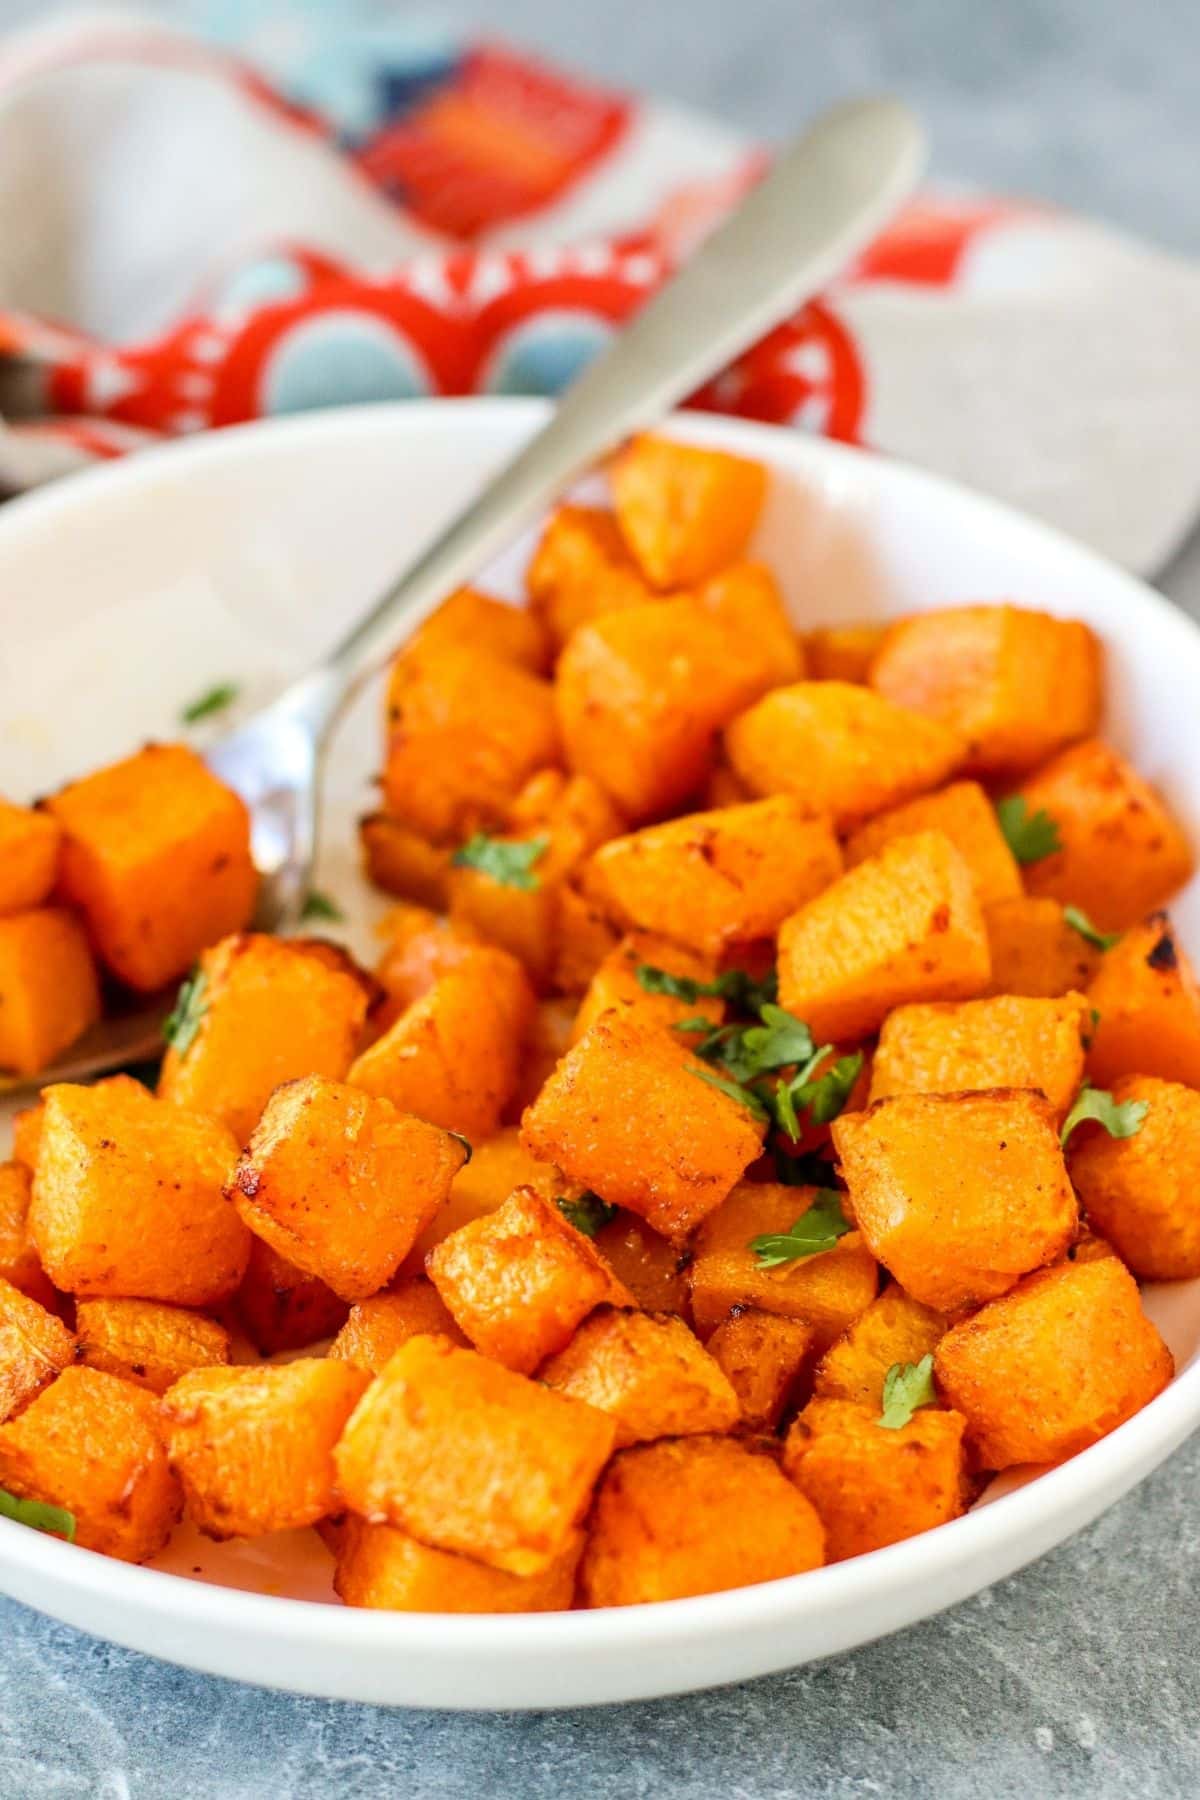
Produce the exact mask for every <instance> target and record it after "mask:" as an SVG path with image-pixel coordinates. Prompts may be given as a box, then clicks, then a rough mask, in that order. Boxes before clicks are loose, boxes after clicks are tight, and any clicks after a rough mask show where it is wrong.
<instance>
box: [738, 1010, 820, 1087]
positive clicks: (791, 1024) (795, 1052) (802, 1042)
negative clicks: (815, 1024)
mask: <svg viewBox="0 0 1200 1800" xmlns="http://www.w3.org/2000/svg"><path fill="white" fill-rule="evenodd" d="M759 1017H760V1018H761V1020H762V1023H761V1024H760V1025H746V1026H744V1027H743V1028H742V1029H741V1030H740V1031H739V1032H737V1034H736V1035H735V1036H732V1037H731V1038H730V1040H729V1042H728V1044H726V1045H725V1047H724V1048H723V1049H722V1051H721V1061H722V1062H723V1063H724V1064H725V1066H726V1068H727V1069H728V1070H729V1072H730V1074H731V1075H735V1076H736V1077H737V1079H738V1080H739V1081H752V1080H753V1079H754V1077H755V1076H756V1075H765V1074H766V1073H767V1072H768V1071H769V1070H771V1069H783V1068H786V1067H787V1066H788V1065H789V1064H791V1063H807V1062H808V1061H809V1060H810V1058H811V1056H812V1053H813V1040H812V1032H811V1031H810V1030H809V1029H808V1026H807V1025H806V1024H805V1023H804V1021H803V1019H798V1018H796V1016H795V1014H794V1013H789V1012H784V1010H783V1008H782V1006H774V1005H772V1004H771V1002H770V1001H767V1002H766V1004H765V1005H763V1006H762V1007H761V1008H760V1009H759Z"/></svg>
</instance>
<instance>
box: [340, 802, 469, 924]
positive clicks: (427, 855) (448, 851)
mask: <svg viewBox="0 0 1200 1800" xmlns="http://www.w3.org/2000/svg"><path fill="white" fill-rule="evenodd" d="M358 842H359V848H360V850H361V852H362V861H363V871H364V873H365V875H366V877H367V880H368V881H370V882H372V883H373V884H374V885H375V886H376V887H377V888H382V889H383V891H384V893H385V894H395V895H396V896H397V897H398V898H399V899H401V900H411V901H413V903H414V904H415V905H417V906H432V907H436V908H439V909H440V908H441V907H444V906H447V905H448V904H449V901H450V858H451V857H452V856H453V854H454V851H453V847H452V846H451V845H449V844H432V843H430V841H429V839H428V838H426V837H422V836H421V833H420V832H419V831H414V830H413V829H412V828H411V826H408V825H404V824H402V823H401V821H400V820H399V819H394V818H393V817H392V815H391V814H390V813H385V812H373V813H367V814H366V815H365V817H363V818H361V819H360V820H359V822H358Z"/></svg>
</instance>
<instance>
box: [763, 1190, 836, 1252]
mask: <svg viewBox="0 0 1200 1800" xmlns="http://www.w3.org/2000/svg"><path fill="white" fill-rule="evenodd" d="M850 1229H851V1227H850V1226H849V1225H848V1224H847V1222H846V1219H845V1216H844V1214H843V1212H842V1196H841V1195H840V1194H839V1193H838V1191H837V1189H836V1188H820V1189H818V1192H817V1196H816V1198H815V1200H814V1201H813V1203H812V1205H811V1206H810V1207H809V1209H808V1211H807V1212H805V1213H801V1215H800V1217H799V1218H798V1219H797V1220H796V1223H795V1224H794V1225H793V1226H792V1228H791V1230H790V1231H784V1232H778V1233H776V1232H767V1233H766V1234H764V1236H762V1237H755V1238H751V1239H750V1242H749V1243H748V1244H747V1246H746V1248H747V1249H748V1250H753V1252H754V1254H755V1256H757V1258H758V1260H759V1262H760V1263H761V1264H762V1266H763V1268H764V1269H777V1268H780V1267H781V1266H782V1265H783V1264H784V1263H790V1262H799V1261H800V1259H801V1258H802V1257H805V1256H819V1255H820V1254H821V1252H822V1251H823V1250H832V1249H833V1247H834V1245H835V1244H836V1243H837V1241H838V1239H839V1238H840V1237H845V1235H846V1233H847V1232H848V1231H849V1230H850Z"/></svg>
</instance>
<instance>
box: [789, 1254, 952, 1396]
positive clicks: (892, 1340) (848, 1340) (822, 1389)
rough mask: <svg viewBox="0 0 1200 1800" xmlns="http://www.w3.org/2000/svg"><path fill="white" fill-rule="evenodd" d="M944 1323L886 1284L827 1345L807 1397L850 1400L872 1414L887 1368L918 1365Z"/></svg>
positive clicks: (938, 1337)
mask: <svg viewBox="0 0 1200 1800" xmlns="http://www.w3.org/2000/svg"><path fill="white" fill-rule="evenodd" d="M946 1325H947V1320H946V1318H945V1317H944V1315H943V1314H942V1313H939V1312H934V1310H933V1308H932V1307H929V1306H922V1304H921V1302H920V1301H919V1300H914V1299H913V1297H912V1295H911V1294H906V1293H905V1291H904V1289H903V1288H902V1287H900V1286H898V1285H897V1283H896V1282H894V1281H893V1282H889V1283H888V1285H887V1287H885V1288H884V1290H883V1292H882V1294H880V1296H879V1298H878V1299H877V1300H872V1302H871V1304H870V1306H868V1307H867V1309H866V1311H865V1312H862V1313H860V1314H859V1316H858V1318H857V1319H855V1321H854V1323H853V1324H852V1325H851V1326H850V1327H849V1329H848V1330H847V1331H845V1332H844V1333H843V1334H842V1336H841V1337H840V1338H838V1340H837V1342H836V1343H834V1344H831V1345H830V1346H829V1349H828V1350H827V1351H826V1352H825V1354H824V1356H823V1357H822V1358H821V1360H820V1362H819V1363H818V1364H817V1369H816V1375H815V1376H814V1379H813V1393H814V1394H815V1395H816V1396H817V1398H818V1399H821V1400H852V1401H853V1402H854V1403H855V1405H856V1406H866V1407H869V1408H871V1410H872V1411H874V1412H878V1411H879V1410H880V1408H881V1406H882V1405H883V1382H884V1377H885V1376H886V1375H887V1372H888V1370H889V1369H890V1368H892V1367H893V1366H894V1365H895V1364H896V1363H919V1362H920V1361H921V1359H922V1357H924V1356H928V1354H929V1352H930V1351H931V1350H934V1349H936V1348H937V1345H938V1343H939V1341H940V1340H941V1338H942V1336H943V1334H944V1333H945V1330H946Z"/></svg>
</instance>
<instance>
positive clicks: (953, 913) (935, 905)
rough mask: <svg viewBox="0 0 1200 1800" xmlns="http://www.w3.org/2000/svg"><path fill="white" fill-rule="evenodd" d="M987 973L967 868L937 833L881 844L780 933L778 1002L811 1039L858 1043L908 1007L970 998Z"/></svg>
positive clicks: (980, 914) (979, 911) (787, 921)
mask: <svg viewBox="0 0 1200 1800" xmlns="http://www.w3.org/2000/svg"><path fill="white" fill-rule="evenodd" d="M990 974H991V959H990V956H989V953H988V943H987V930H986V927H985V925H984V922H983V912H982V909H981V908H980V905H979V900H978V897H977V895H976V892H975V883H974V881H973V879H972V876H971V871H970V869H969V868H968V867H967V864H966V863H965V862H964V860H963V858H962V857H961V856H960V855H959V853H958V851H957V850H956V849H955V848H954V845H953V844H952V843H951V842H950V839H949V838H948V837H946V836H945V834H944V833H943V832H940V831H923V832H918V833H917V834H916V835H915V836H913V837H904V838H895V839H894V840H893V841H892V842H891V843H890V844H885V845H884V846H883V849H882V850H880V851H879V852H878V853H877V854H876V855H875V856H870V857H868V858H867V859H866V861H865V862H861V863H859V864H858V866H857V867H856V868H853V869H849V870H848V871H847V872H846V874H845V875H843V876H842V877H841V878H840V880H838V881H835V882H834V883H833V884H832V886H830V887H827V888H826V889H825V891H824V893H821V894H818V895H817V897H816V899H815V900H810V901H809V902H808V904H807V905H806V906H802V907H801V908H800V910H799V911H798V912H795V913H793V914H792V916H791V918H789V919H785V920H784V923H783V925H782V926H781V927H780V931H779V1003H780V1005H781V1006H783V1007H785V1008H786V1009H787V1010H788V1011H789V1012H793V1013H795V1014H796V1015H797V1017H799V1018H802V1019H804V1020H805V1021H806V1022H807V1023H808V1025H809V1026H810V1027H811V1029H812V1031H813V1034H814V1036H815V1037H817V1038H830V1039H833V1040H834V1041H838V1040H854V1039H856V1038H861V1037H866V1036H868V1035H869V1034H870V1033H871V1032H873V1031H876V1030H878V1028H879V1026H880V1025H882V1023H883V1021H884V1019H886V1017H887V1015H888V1014H889V1013H890V1012H891V1011H892V1009H893V1007H896V1006H903V1005H905V1004H906V1003H907V1002H911V1001H916V1000H969V999H972V998H973V997H974V996H975V995H976V994H980V993H982V992H983V990H984V988H985V987H986V986H987V984H988V978H989V976H990Z"/></svg>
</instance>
